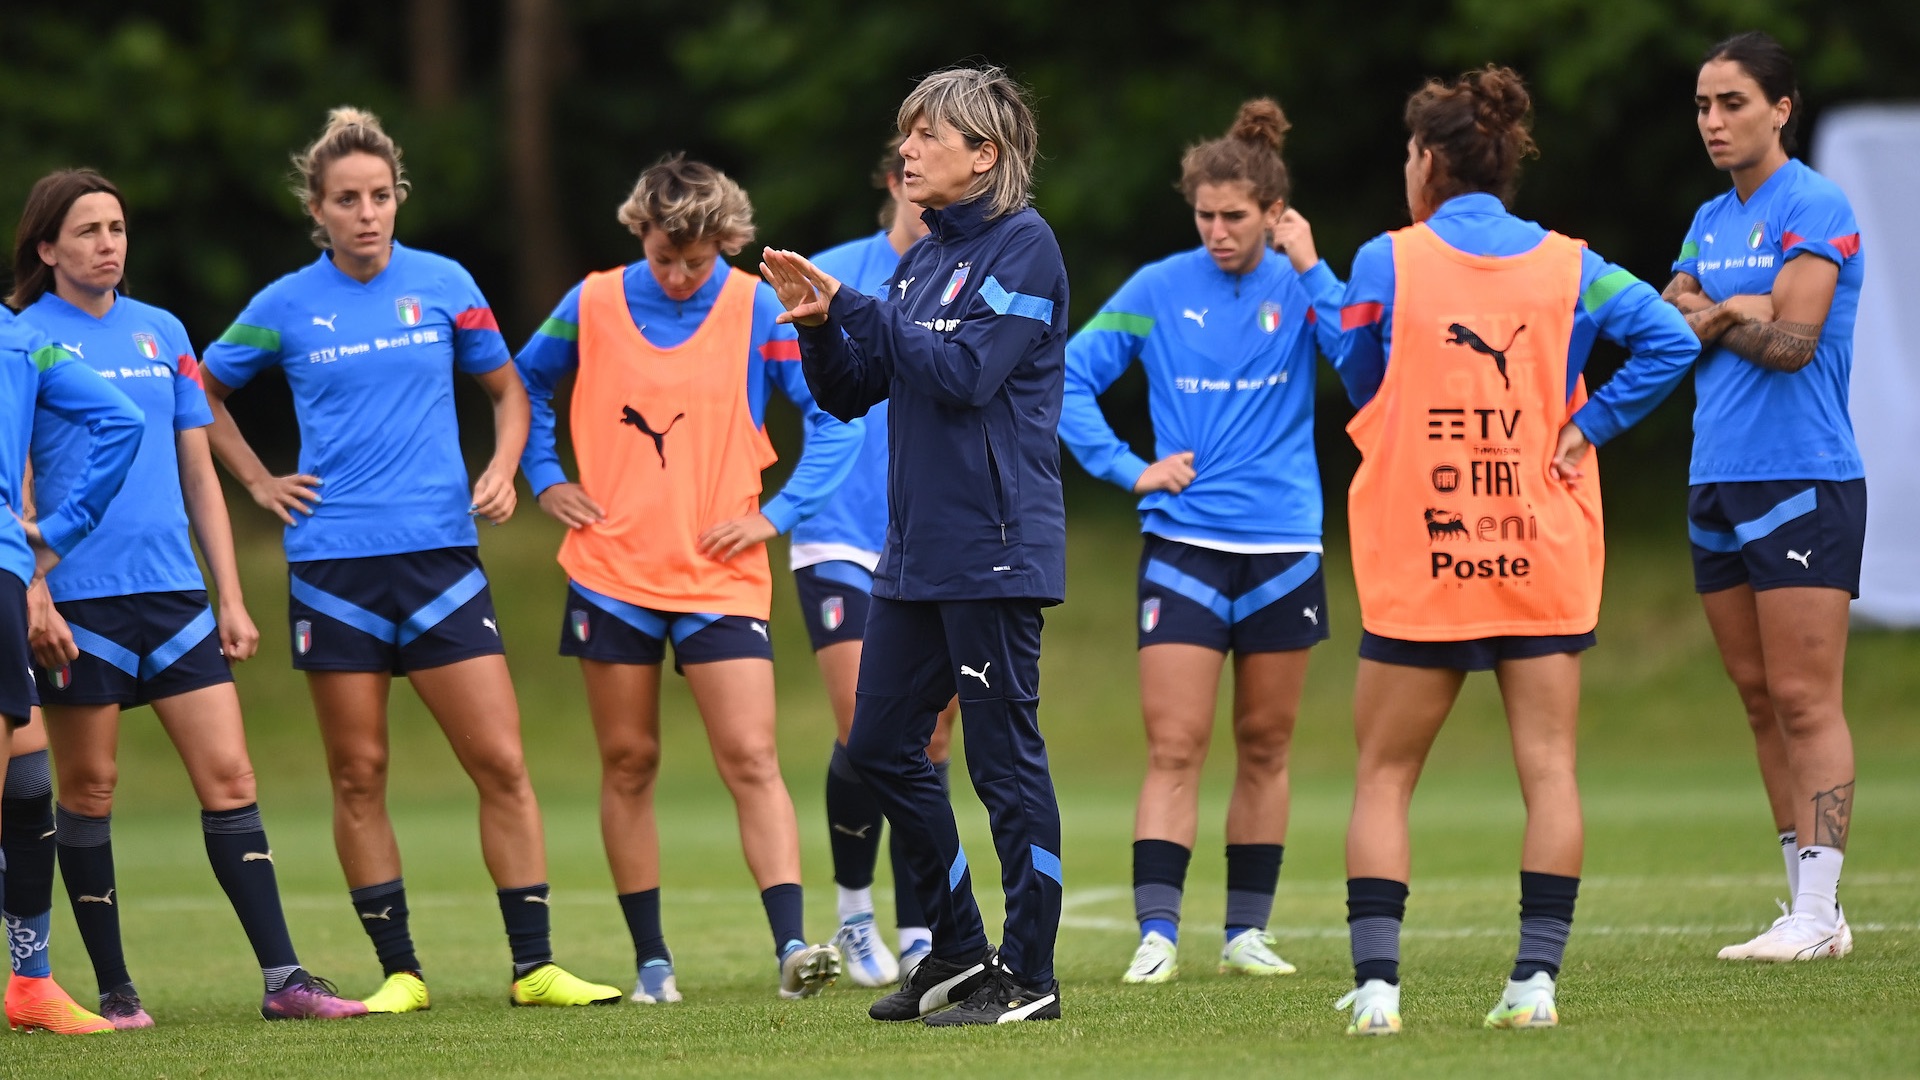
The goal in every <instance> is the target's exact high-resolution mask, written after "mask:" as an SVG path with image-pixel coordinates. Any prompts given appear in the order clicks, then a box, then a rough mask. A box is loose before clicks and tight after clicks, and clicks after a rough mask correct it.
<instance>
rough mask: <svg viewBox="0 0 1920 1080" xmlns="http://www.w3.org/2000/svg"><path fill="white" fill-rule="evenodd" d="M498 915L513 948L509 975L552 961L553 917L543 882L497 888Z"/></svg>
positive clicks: (508, 942) (519, 974)
mask: <svg viewBox="0 0 1920 1080" xmlns="http://www.w3.org/2000/svg"><path fill="white" fill-rule="evenodd" d="M499 894H500V918H501V919H502V920H504V921H505V922H506V924H507V946H508V947H509V948H511V949H512V950H513V977H514V978H516V979H517V978H519V977H520V976H522V975H525V974H526V973H527V972H529V971H532V970H533V969H534V968H537V967H539V966H540V965H542V964H551V963H553V930H552V926H553V919H552V918H551V914H552V908H551V907H550V906H549V903H548V902H549V899H550V897H549V890H548V888H547V883H546V882H544V881H543V882H541V883H540V884H538V885H529V886H527V887H526V888H524V889H501V890H499Z"/></svg>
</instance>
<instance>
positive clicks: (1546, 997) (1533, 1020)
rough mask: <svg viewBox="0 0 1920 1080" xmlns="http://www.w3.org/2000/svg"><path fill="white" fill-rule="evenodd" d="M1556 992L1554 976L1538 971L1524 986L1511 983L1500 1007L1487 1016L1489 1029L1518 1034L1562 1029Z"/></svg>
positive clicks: (1525, 981) (1511, 981)
mask: <svg viewBox="0 0 1920 1080" xmlns="http://www.w3.org/2000/svg"><path fill="white" fill-rule="evenodd" d="M1553 989H1554V987H1553V976H1551V975H1549V974H1547V973H1546V972H1544V971H1536V972H1534V973H1533V977H1532V978H1529V979H1524V980H1522V981H1520V982H1514V981H1513V980H1512V979H1508V980H1507V991H1506V993H1504V994H1502V995H1500V1004H1498V1005H1495V1006H1494V1007H1493V1011H1492V1012H1490V1013H1488V1014H1487V1026H1488V1027H1490V1028H1508V1029H1510V1030H1514V1031H1520V1030H1524V1029H1527V1028H1550V1027H1558V1026H1559V1025H1560V1010H1559V1009H1557V1008H1555V1007H1554V1004H1553Z"/></svg>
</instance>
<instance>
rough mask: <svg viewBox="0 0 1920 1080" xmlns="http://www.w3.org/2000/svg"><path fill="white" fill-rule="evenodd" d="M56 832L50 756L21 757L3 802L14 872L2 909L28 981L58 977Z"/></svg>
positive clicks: (1, 820) (1, 826) (5, 846)
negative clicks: (53, 946) (53, 932)
mask: <svg viewBox="0 0 1920 1080" xmlns="http://www.w3.org/2000/svg"><path fill="white" fill-rule="evenodd" d="M53 832H54V826H53V772H52V770H51V768H50V767H49V765H48V760H47V752H46V751H45V750H35V751H33V752H32V753H28V754H21V755H20V756H18V757H16V758H13V759H12V760H10V761H8V762H7V780H6V797H5V798H4V799H0V851H4V853H5V857H6V861H7V869H8V873H7V879H6V885H5V888H4V893H5V897H4V901H3V902H0V908H4V909H5V921H6V928H7V932H8V933H9V935H10V936H11V937H12V940H13V949H12V950H11V954H10V955H11V958H12V965H13V972H14V974H16V975H20V976H23V977H26V978H43V977H45V976H47V975H50V974H52V970H51V968H50V966H49V964H48V961H47V935H48V933H49V931H50V929H51V924H52V921H53V911H52V909H53V863H54V853H53V847H54V845H53ZM23 953H24V956H23V955H22V954H23Z"/></svg>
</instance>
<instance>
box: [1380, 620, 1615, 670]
mask: <svg viewBox="0 0 1920 1080" xmlns="http://www.w3.org/2000/svg"><path fill="white" fill-rule="evenodd" d="M1598 640H1599V638H1598V637H1597V635H1596V634H1595V632H1594V631H1593V630H1589V631H1587V632H1586V633H1584V634H1529V635H1515V636H1510V637H1483V638H1472V639H1470V640H1467V641H1408V640H1406V639H1405V638H1390V637H1381V636H1380V635H1379V634H1375V633H1370V632H1368V631H1366V630H1362V631H1360V657H1361V659H1363V660H1376V661H1379V662H1380V663H1382V664H1399V665H1400V666H1402V667H1423V668H1447V669H1448V670H1451V671H1492V670H1494V669H1495V668H1497V667H1499V666H1500V663H1501V661H1503V660H1532V659H1534V658H1535V657H1540V656H1553V655H1554V654H1556V653H1577V652H1585V651H1586V650H1588V649H1591V648H1593V646H1594V643H1595V642H1597V641H1598Z"/></svg>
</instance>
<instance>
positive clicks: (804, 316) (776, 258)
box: [760, 248, 840, 326]
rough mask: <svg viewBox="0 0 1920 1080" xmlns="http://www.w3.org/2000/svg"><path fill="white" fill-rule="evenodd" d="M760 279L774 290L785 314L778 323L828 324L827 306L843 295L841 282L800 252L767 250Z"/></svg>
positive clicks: (763, 253)
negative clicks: (835, 295) (835, 297)
mask: <svg viewBox="0 0 1920 1080" xmlns="http://www.w3.org/2000/svg"><path fill="white" fill-rule="evenodd" d="M760 276H761V277H763V278H765V279H766V281H767V284H769V285H771V286H773V292H774V295H776V296H778V297H779V298H780V304H781V306H782V307H785V308H786V309H787V310H786V313H785V314H783V315H781V316H780V317H779V318H777V319H776V320H774V321H776V322H783V323H798V324H799V325H801V326H819V325H821V324H822V323H825V322H826V321H827V306H828V305H829V304H831V303H833V296H834V294H835V293H837V292H839V291H840V282H839V281H838V280H836V279H835V278H834V277H833V275H831V274H828V273H825V272H823V271H822V270H821V269H820V268H819V267H816V266H814V265H813V264H812V263H810V262H808V261H807V260H806V258H805V257H804V256H802V255H800V254H799V253H797V252H792V251H781V250H780V249H778V248H767V249H766V250H765V251H763V252H762V253H761V261H760Z"/></svg>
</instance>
